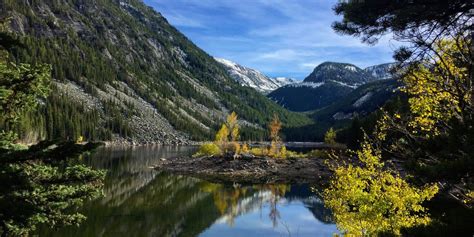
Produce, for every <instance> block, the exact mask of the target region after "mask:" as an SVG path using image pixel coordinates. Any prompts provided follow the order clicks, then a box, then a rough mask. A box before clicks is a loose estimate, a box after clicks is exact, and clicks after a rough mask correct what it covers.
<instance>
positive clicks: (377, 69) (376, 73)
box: [364, 63, 397, 80]
mask: <svg viewBox="0 0 474 237" xmlns="http://www.w3.org/2000/svg"><path fill="white" fill-rule="evenodd" d="M396 65H397V64H396V63H384V64H380V65H374V66H370V67H367V68H365V69H364V71H365V72H366V73H369V74H370V75H372V76H373V77H375V78H376V79H379V80H384V79H390V78H392V77H393V75H392V73H391V70H392V69H393V68H394V67H395V66H396Z"/></svg>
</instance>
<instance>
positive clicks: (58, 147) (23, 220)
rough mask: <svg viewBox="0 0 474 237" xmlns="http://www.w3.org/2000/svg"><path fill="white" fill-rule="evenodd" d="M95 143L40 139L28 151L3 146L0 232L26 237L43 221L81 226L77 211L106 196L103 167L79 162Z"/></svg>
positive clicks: (0, 153)
mask: <svg viewBox="0 0 474 237" xmlns="http://www.w3.org/2000/svg"><path fill="white" fill-rule="evenodd" d="M96 146H97V145H92V144H89V145H86V146H83V145H77V144H75V143H73V142H69V143H60V144H54V143H40V144H38V145H34V146H32V147H30V148H29V149H26V150H20V151H14V150H2V151H0V182H1V183H2V184H5V185H2V186H1V188H0V193H1V195H0V227H1V228H0V232H1V233H3V234H6V235H12V236H23V235H28V233H30V232H32V231H34V230H35V229H36V227H37V226H38V225H39V224H46V225H49V226H51V227H53V228H55V227H60V226H63V225H77V224H79V223H80V222H81V221H83V220H84V219H85V216H83V215H82V214H80V213H78V212H77V211H76V210H77V208H78V207H79V206H81V205H82V204H83V203H84V201H86V200H90V199H94V198H96V197H98V196H100V195H102V186H103V180H104V177H105V172H103V171H96V170H93V169H91V168H89V167H87V166H84V165H81V164H77V161H76V160H77V158H78V157H79V156H81V155H82V154H83V153H84V152H85V151H90V150H92V149H94V148H95V147H96Z"/></svg>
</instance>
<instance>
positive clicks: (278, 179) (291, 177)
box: [153, 155, 331, 184]
mask: <svg viewBox="0 0 474 237" xmlns="http://www.w3.org/2000/svg"><path fill="white" fill-rule="evenodd" d="M153 168H155V169H158V170H161V171H166V172H171V173H177V174H184V175H190V176H194V177H198V178H202V179H206V180H209V181H213V182H237V183H248V184H257V183H258V184H261V183H308V184H311V183H321V182H325V181H327V180H329V177H330V175H331V171H330V170H329V168H328V167H327V165H326V164H325V161H324V159H322V158H288V159H275V158H270V157H255V156H250V155H249V156H241V157H238V158H234V157H233V156H231V155H228V156H222V157H176V158H172V159H162V160H161V161H159V162H158V163H157V164H155V165H154V166H153Z"/></svg>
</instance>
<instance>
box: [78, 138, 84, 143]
mask: <svg viewBox="0 0 474 237" xmlns="http://www.w3.org/2000/svg"><path fill="white" fill-rule="evenodd" d="M82 142H84V137H83V136H79V137H78V138H77V140H76V143H82Z"/></svg>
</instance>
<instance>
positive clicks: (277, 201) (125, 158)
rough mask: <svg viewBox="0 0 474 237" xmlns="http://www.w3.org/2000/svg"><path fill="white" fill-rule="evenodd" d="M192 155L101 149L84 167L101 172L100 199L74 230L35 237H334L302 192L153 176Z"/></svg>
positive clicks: (314, 201) (313, 200)
mask: <svg viewBox="0 0 474 237" xmlns="http://www.w3.org/2000/svg"><path fill="white" fill-rule="evenodd" d="M194 151H195V148H194V147H178V146H174V147H173V146H156V147H135V148H102V149H100V150H99V151H98V152H97V153H95V154H94V155H93V156H92V157H89V158H87V159H85V160H84V162H85V163H87V164H89V165H91V166H93V167H96V168H100V169H107V170H108V176H107V180H106V186H105V194H106V196H105V197H103V198H101V199H99V200H95V201H92V202H90V203H88V204H86V205H85V206H84V208H83V209H82V210H81V211H82V213H83V214H84V215H86V216H87V218H88V219H87V220H86V221H85V222H84V223H83V224H81V225H80V226H79V227H66V228H62V229H59V230H51V229H49V228H47V227H46V226H43V227H41V228H40V230H39V232H38V234H39V236H114V237H118V236H246V237H251V236H332V234H333V233H336V232H337V229H336V227H335V225H334V224H333V222H332V219H331V213H330V211H328V210H327V209H326V208H325V207H324V204H323V202H322V201H321V198H320V197H318V196H317V195H316V194H315V193H313V192H311V190H310V188H309V187H308V186H307V185H287V184H279V185H269V184H262V185H251V186H241V185H238V184H219V183H211V182H207V181H204V180H200V179H196V178H192V177H186V176H179V175H171V174H167V173H163V172H159V171H156V170H154V169H151V168H150V166H152V165H153V164H154V163H155V162H156V161H157V160H159V159H161V158H167V157H173V156H182V155H188V154H191V153H193V152H194Z"/></svg>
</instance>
